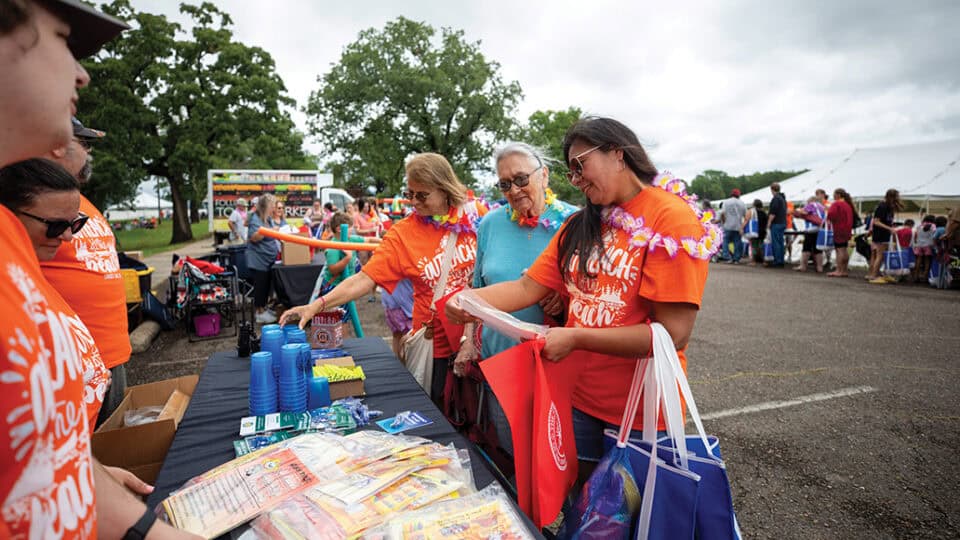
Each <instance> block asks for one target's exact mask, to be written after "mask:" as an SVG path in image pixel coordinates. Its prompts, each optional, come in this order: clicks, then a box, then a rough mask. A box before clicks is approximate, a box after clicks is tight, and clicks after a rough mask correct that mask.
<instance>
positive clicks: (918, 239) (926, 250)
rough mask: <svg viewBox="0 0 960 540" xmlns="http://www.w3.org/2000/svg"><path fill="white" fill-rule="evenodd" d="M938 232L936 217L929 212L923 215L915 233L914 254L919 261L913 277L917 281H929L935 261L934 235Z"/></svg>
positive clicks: (914, 267)
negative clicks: (928, 277) (931, 264)
mask: <svg viewBox="0 0 960 540" xmlns="http://www.w3.org/2000/svg"><path fill="white" fill-rule="evenodd" d="M936 233H937V225H936V218H935V217H933V216H932V215H929V214H928V215H926V216H923V219H922V220H920V225H919V226H918V227H917V230H916V231H914V233H913V254H914V255H915V256H916V257H917V262H916V264H914V265H913V272H911V274H912V275H911V277H912V278H913V281H914V282H915V283H924V282H926V281H927V274H929V273H930V263H931V262H932V261H933V245H934V241H933V237H934V235H935V234H936Z"/></svg>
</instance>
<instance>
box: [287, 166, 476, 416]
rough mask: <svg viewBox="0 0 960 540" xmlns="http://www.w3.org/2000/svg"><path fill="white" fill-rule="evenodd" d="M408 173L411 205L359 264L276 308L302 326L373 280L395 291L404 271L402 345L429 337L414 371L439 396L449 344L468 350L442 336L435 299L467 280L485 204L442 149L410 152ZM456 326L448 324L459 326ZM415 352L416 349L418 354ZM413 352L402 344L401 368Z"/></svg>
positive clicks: (371, 284) (353, 296)
mask: <svg viewBox="0 0 960 540" xmlns="http://www.w3.org/2000/svg"><path fill="white" fill-rule="evenodd" d="M406 176H407V189H408V191H407V192H406V193H404V198H406V199H409V200H410V201H411V203H412V204H413V207H414V213H413V214H410V215H409V216H407V217H405V218H404V219H402V220H400V221H398V222H397V223H395V224H394V225H393V226H392V227H391V228H390V230H389V231H388V232H387V234H386V235H385V236H384V237H383V241H382V243H381V244H380V247H378V248H377V250H376V251H375V252H373V255H372V256H371V257H370V260H369V261H368V262H367V263H366V264H365V265H364V266H363V268H362V269H361V271H360V272H358V273H357V274H354V275H353V276H351V277H349V278H347V279H346V280H344V281H343V282H342V283H341V284H340V285H338V286H337V287H336V288H334V289H333V290H332V291H330V292H329V293H327V294H325V295H323V296H321V297H319V298H318V299H317V300H315V301H314V302H312V303H311V304H308V305H305V306H298V307H295V308H292V309H289V310H287V311H286V312H284V313H283V314H282V315H281V316H280V324H286V323H287V322H291V321H296V320H297V319H299V320H300V323H299V324H300V327H301V328H302V327H303V326H304V325H305V324H307V323H308V322H309V321H310V319H311V318H312V317H313V316H314V315H316V314H317V313H319V312H321V311H326V310H330V309H333V308H335V307H337V306H340V305H343V304H346V303H347V302H350V301H351V300H356V299H358V298H360V297H362V296H363V295H365V294H369V293H370V292H371V291H372V290H373V288H374V287H375V286H377V285H379V286H381V287H383V288H384V289H386V290H387V291H389V292H390V293H393V291H394V288H395V287H396V286H397V283H398V282H399V281H400V280H402V279H404V278H408V279H410V281H411V283H413V330H412V331H411V332H412V333H411V334H409V336H410V338H409V339H406V340H405V345H404V347H405V350H408V349H410V347H408V345H407V344H409V343H414V342H423V340H427V343H432V356H431V357H430V358H429V359H428V360H427V362H428V363H430V364H432V366H428V367H429V370H430V371H429V374H422V373H420V374H419V375H418V373H419V372H415V373H414V375H415V376H417V378H418V381H419V382H420V383H421V384H422V385H423V386H424V389H425V390H427V391H428V392H429V393H430V397H431V398H433V400H434V401H435V402H437V403H441V398H442V393H443V384H444V381H445V380H446V376H447V364H448V363H449V362H450V361H451V360H452V359H453V358H455V356H456V354H457V352H456V350H455V349H459V350H460V351H461V354H467V351H465V349H466V347H463V348H461V346H460V345H461V343H462V342H461V341H460V340H459V339H457V338H454V337H448V336H447V333H446V332H445V330H444V326H443V324H441V321H440V320H439V319H438V317H437V313H436V311H437V310H436V307H435V303H436V300H437V299H439V298H442V297H445V296H448V295H449V294H451V293H453V292H455V291H457V290H459V289H462V288H463V287H466V286H469V284H470V282H471V281H472V279H473V264H474V260H475V257H476V252H477V233H476V225H477V223H478V222H479V220H480V218H481V217H482V216H483V214H485V213H486V208H485V207H484V206H483V205H482V203H480V202H478V201H476V200H474V199H468V198H467V188H466V186H464V185H463V184H462V183H461V182H460V180H459V179H458V178H457V176H456V174H455V173H454V172H453V167H451V166H450V163H449V162H448V161H447V160H446V158H444V157H443V156H441V155H440V154H433V153H425V154H417V155H415V156H413V157H412V158H411V159H410V161H408V162H407V165H406ZM453 238H456V243H455V244H451V243H450V240H451V239H453ZM448 246H449V248H448ZM444 276H446V277H445V279H444ZM470 326H471V327H472V324H471V325H470ZM461 328H462V326H460V328H455V329H453V330H455V331H457V333H459V330H460V329H461ZM470 330H472V328H467V329H466V330H465V331H464V335H470V334H469V332H470ZM466 341H469V340H466ZM468 347H472V344H471V345H469V346H468ZM418 350H424V349H418ZM423 354H426V353H423ZM421 359H422V356H421V354H420V353H417V357H416V360H417V361H418V362H419V361H420V360H421ZM412 360H414V359H412V358H411V356H410V353H409V351H408V352H407V356H406V358H405V362H406V363H407V368H408V369H410V370H411V371H414V370H415V369H417V368H415V367H413V366H412V365H411V361H412ZM422 365H423V364H422V363H418V366H420V367H422ZM421 375H422V376H421Z"/></svg>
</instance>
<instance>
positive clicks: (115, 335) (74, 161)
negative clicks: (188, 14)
mask: <svg viewBox="0 0 960 540" xmlns="http://www.w3.org/2000/svg"><path fill="white" fill-rule="evenodd" d="M72 122H73V138H72V139H71V140H70V142H69V143H68V144H67V145H66V146H64V147H61V148H56V149H54V150H53V151H52V152H51V153H50V155H49V156H48V157H49V158H51V159H52V160H53V161H55V162H57V163H59V164H60V165H62V166H63V168H64V169H66V170H67V172H69V173H70V174H72V175H73V176H74V177H75V178H76V179H77V181H78V182H80V186H81V188H82V187H83V186H84V185H85V184H86V183H87V182H89V180H90V175H91V173H92V172H93V171H92V161H93V160H92V159H91V158H90V145H91V143H92V142H93V141H95V140H97V139H99V138H101V137H103V136H104V132H102V131H98V130H95V129H90V128H87V127H84V125H83V124H82V123H80V121H79V120H77V119H76V118H74V119H73V121H72ZM80 212H82V213H84V214H86V215H87V216H89V218H90V219H89V220H88V221H87V224H86V226H85V227H84V228H83V229H81V230H80V232H78V233H77V234H75V235H73V240H72V241H70V242H64V243H63V244H61V245H60V249H59V250H57V254H56V255H55V256H54V258H53V259H52V260H50V261H44V262H41V263H40V267H41V269H42V270H43V276H44V277H45V278H47V281H49V282H50V284H51V285H53V288H54V289H56V290H57V292H59V293H60V295H61V296H63V298H64V300H66V301H67V303H68V304H70V307H72V308H73V309H74V310H75V311H76V312H77V314H78V315H80V319H81V320H83V322H84V324H86V325H87V328H88V329H89V330H90V333H91V334H93V339H94V341H95V342H96V344H97V347H98V348H99V349H100V355H101V357H102V358H103V363H104V365H106V367H107V368H108V369H109V370H110V375H111V382H110V387H109V389H108V390H107V393H106V395H105V396H104V397H103V407H101V408H100V415H99V417H98V418H97V425H98V426H99V425H100V424H101V423H103V422H104V421H105V420H106V419H107V418H109V417H110V415H111V414H112V413H113V411H114V410H116V408H117V407H118V406H119V405H120V402H121V401H123V393H124V390H126V388H127V371H126V362H127V361H128V360H129V359H130V350H131V349H130V337H129V335H128V333H127V309H126V305H127V304H126V302H127V296H126V292H125V291H124V288H123V277H122V276H121V275H120V261H119V260H118V259H117V250H116V247H115V246H116V243H117V240H116V238H115V237H114V235H113V231H112V230H111V228H110V224H109V223H108V222H107V220H106V219H105V218H104V217H103V214H101V213H100V211H99V210H98V209H97V207H96V206H94V205H93V203H91V202H90V201H89V200H88V199H87V198H86V197H84V196H83V195H80Z"/></svg>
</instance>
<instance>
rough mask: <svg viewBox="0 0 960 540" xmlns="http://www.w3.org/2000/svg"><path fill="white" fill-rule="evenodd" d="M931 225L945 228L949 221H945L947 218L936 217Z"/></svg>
mask: <svg viewBox="0 0 960 540" xmlns="http://www.w3.org/2000/svg"><path fill="white" fill-rule="evenodd" d="M933 223H934V225H936V226H937V227H946V226H947V223H949V220H948V219H947V216H937V217H935V218H933Z"/></svg>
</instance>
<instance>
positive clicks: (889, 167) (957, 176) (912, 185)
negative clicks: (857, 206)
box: [741, 139, 960, 206]
mask: <svg viewBox="0 0 960 540" xmlns="http://www.w3.org/2000/svg"><path fill="white" fill-rule="evenodd" d="M838 187H842V188H843V189H845V190H847V192H848V193H850V196H851V197H853V199H854V200H855V201H858V202H860V201H876V200H880V199H883V196H884V194H885V193H886V191H887V190H888V189H890V188H895V189H897V190H899V191H900V197H901V199H905V200H911V201H914V202H916V203H918V204H919V205H921V206H927V204H928V203H930V202H931V201H936V202H938V203H943V202H946V201H960V139H957V140H951V141H943V142H935V143H925V144H913V145H906V146H890V147H883V148H858V149H856V150H854V151H853V152H852V153H850V155H848V156H846V157H844V158H843V159H842V160H840V161H839V162H837V163H835V164H833V165H830V166H827V167H821V168H816V169H813V170H810V171H807V172H805V173H803V174H798V175H797V176H794V177H793V178H789V179H787V180H784V181H783V182H781V183H780V189H781V191H782V192H783V193H784V194H785V195H786V196H787V199H788V200H790V201H794V202H800V201H805V200H806V199H807V198H809V197H812V196H813V195H814V193H815V192H816V190H817V189H823V190H824V191H826V192H827V194H828V195H832V194H833V190H834V189H836V188H838ZM770 197H771V194H770V189H769V188H768V187H764V188H762V189H758V190H756V191H752V192H750V193H745V194H744V195H742V196H741V200H743V201H744V202H746V203H747V204H750V203H751V202H752V201H753V200H754V199H760V200H761V201H764V202H765V203H766V202H769V201H770ZM941 206H942V204H941Z"/></svg>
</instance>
